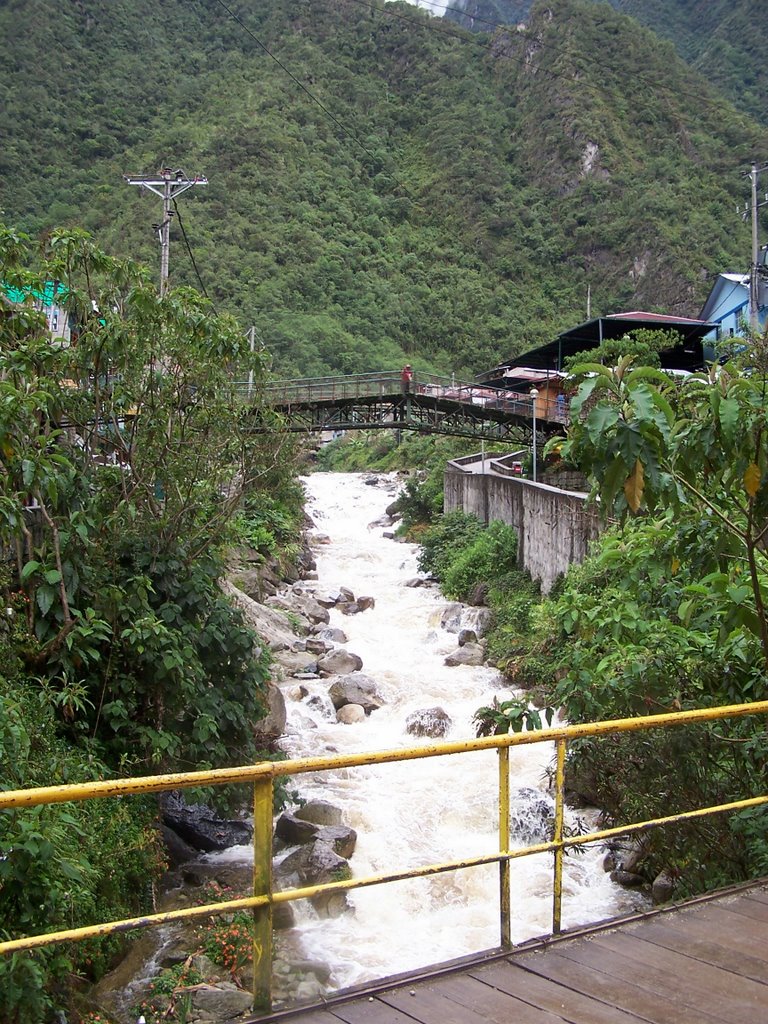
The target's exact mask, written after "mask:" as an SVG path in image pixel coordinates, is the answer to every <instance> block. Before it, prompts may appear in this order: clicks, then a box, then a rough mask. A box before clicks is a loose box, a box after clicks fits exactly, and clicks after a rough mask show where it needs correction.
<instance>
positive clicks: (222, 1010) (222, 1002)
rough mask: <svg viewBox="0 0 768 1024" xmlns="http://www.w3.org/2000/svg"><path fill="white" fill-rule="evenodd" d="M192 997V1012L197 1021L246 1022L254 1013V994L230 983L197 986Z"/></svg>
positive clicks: (221, 982)
mask: <svg viewBox="0 0 768 1024" xmlns="http://www.w3.org/2000/svg"><path fill="white" fill-rule="evenodd" d="M191 996H192V1010H193V1012H196V1014H197V1015H196V1017H195V1018H194V1019H195V1020H200V1021H202V1020H210V1021H213V1020H216V1021H221V1022H227V1021H236V1020H243V1021H244V1020H246V1017H251V1016H252V1013H253V993H251V992H248V991H246V990H245V989H240V988H238V987H237V985H234V984H233V983H232V982H230V981H220V982H218V984H216V985H195V986H194V988H193V989H192V993H191ZM190 1019H192V1018H190Z"/></svg>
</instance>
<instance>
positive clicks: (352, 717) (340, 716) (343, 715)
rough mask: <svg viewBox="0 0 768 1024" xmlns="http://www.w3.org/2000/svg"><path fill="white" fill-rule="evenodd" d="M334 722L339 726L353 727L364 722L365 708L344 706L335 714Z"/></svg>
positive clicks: (353, 705) (351, 705) (350, 705)
mask: <svg viewBox="0 0 768 1024" xmlns="http://www.w3.org/2000/svg"><path fill="white" fill-rule="evenodd" d="M336 721H337V722H339V723H340V724H341V725H355V724H356V723H357V722H364V721H365V708H364V707H363V706H362V705H360V704H345V705H344V707H343V708H339V710H338V711H337V712H336Z"/></svg>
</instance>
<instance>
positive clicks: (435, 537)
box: [418, 511, 483, 585]
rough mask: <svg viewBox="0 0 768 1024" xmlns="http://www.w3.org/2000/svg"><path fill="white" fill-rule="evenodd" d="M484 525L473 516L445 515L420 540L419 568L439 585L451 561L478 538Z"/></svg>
mask: <svg viewBox="0 0 768 1024" xmlns="http://www.w3.org/2000/svg"><path fill="white" fill-rule="evenodd" d="M482 529H483V525H482V523H481V522H480V520H479V519H478V518H477V517H476V516H472V515H467V514H466V513H464V512H458V511H457V512H447V513H445V515H442V516H440V517H439V518H438V520H437V522H436V523H434V525H433V526H431V527H430V528H429V529H428V530H425V531H424V533H422V534H421V536H420V537H419V543H420V544H421V551H420V552H419V562H418V564H419V569H420V570H421V571H422V572H426V573H429V574H430V575H432V576H434V577H435V578H436V579H437V581H438V582H439V583H441V585H442V581H443V580H444V579H445V575H446V573H447V572H448V570H449V569H450V567H451V564H452V562H453V559H454V558H455V556H456V555H457V554H458V552H459V551H461V550H462V549H463V548H465V547H467V545H468V544H470V543H471V542H472V541H473V540H474V539H475V538H476V537H478V536H479V534H480V533H481V531H482Z"/></svg>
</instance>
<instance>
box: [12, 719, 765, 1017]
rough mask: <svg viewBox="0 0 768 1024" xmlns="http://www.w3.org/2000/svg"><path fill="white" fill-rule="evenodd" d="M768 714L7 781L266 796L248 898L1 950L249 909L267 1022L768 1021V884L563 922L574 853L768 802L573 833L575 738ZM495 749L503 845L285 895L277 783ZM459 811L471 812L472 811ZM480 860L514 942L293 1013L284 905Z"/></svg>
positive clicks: (53, 789) (53, 794) (105, 795)
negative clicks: (542, 783)
mask: <svg viewBox="0 0 768 1024" xmlns="http://www.w3.org/2000/svg"><path fill="white" fill-rule="evenodd" d="M766 714H768V701H761V702H755V703H750V704H739V705H731V706H728V707H720V708H698V709H693V710H690V711H680V712H672V713H669V714H661V715H651V716H646V717H638V718H628V719H621V720H616V721H605V722H592V723H584V724H580V725H570V726H566V725H557V726H554V727H552V728H548V729H541V730H537V731H534V732H525V733H512V734H505V735H499V736H484V737H479V738H476V739H472V740H464V741H457V742H441V743H436V742H433V741H428V742H425V743H422V744H419V745H417V746H414V747H410V748H397V749H394V750H383V751H369V752H361V753H354V754H344V755H340V754H335V755H332V756H325V757H313V758H303V759H295V760H287V761H262V762H258V763H256V764H251V765H244V766H241V767H236V768H226V769H212V770H207V771H197V772H188V773H183V774H176V775H151V776H145V777H143V778H135V779H129V778H124V779H110V780H107V781H103V782H86V783H81V784H72V785H57V786H48V787H43V788H38V789H20V790H7V791H4V792H1V793H0V811H3V810H5V811H12V810H15V811H17V812H21V813H23V811H24V810H25V809H28V808H37V807H42V806H46V805H52V804H59V803H68V802H70V801H84V800H107V801H109V800H115V799H120V800H122V799H125V798H127V797H130V796H142V795H143V796H145V797H146V796H147V795H151V794H157V793H161V792H164V791H167V790H177V789H188V788H197V787H201V786H222V785H234V784H241V785H243V786H245V787H247V788H249V789H251V790H252V806H253V823H254V824H253V829H254V835H253V857H254V870H253V879H252V891H251V892H250V893H246V894H245V895H242V896H237V897H235V898H233V899H226V900H222V901H217V902H215V903H209V904H205V905H202V906H187V907H182V908H180V909H174V910H166V911H161V912H157V913H149V914H146V915H145V916H142V917H136V918H131V919H127V920H122V921H104V922H73V923H72V926H71V927H69V928H66V929H64V930H60V931H52V932H48V933H45V934H33V935H14V936H9V937H7V938H4V939H3V941H0V956H12V955H13V954H15V953H18V952H22V951H25V950H26V951H32V950H35V949H41V948H43V947H48V946H53V945H57V944H59V943H67V942H79V941H84V940H86V939H93V938H96V937H98V936H106V935H117V934H121V933H126V932H130V931H135V930H140V929H145V928H153V927H161V926H172V925H173V924H174V923H179V922H185V921H186V922H194V921H200V922H204V921H207V920H210V919H212V918H215V917H217V916H218V915H222V914H232V913H233V912H234V911H236V910H248V911H250V912H251V913H252V914H253V933H252V934H253V947H252V948H253V957H252V961H253V972H252V982H251V993H252V1004H253V1008H254V1013H255V1014H256V1015H257V1016H254V1017H253V1018H252V1019H253V1020H261V1021H266V1020H270V1021H277V1020H281V1019H290V1018H293V1019H294V1020H297V1021H300V1022H302V1024H337V1022H339V1021H344V1022H346V1024H483V1022H486V1021H493V1022H495V1024H512V1022H515V1024H562V1022H570V1024H641V1022H643V1024H723V1022H725V1024H759V1022H762V1021H768V894H767V893H766V887H765V884H764V883H763V884H755V885H754V886H753V887H752V888H749V889H743V890H740V891H737V892H729V893H728V894H726V895H724V896H722V897H721V898H719V899H718V900H708V899H702V900H698V901H694V902H693V903H691V904H688V905H687V906H685V907H673V908H671V909H669V910H665V911H664V912H662V913H659V912H656V913H655V914H653V915H651V916H643V917H634V918H632V919H631V920H629V921H625V922H624V923H621V924H617V922H615V921H614V922H611V923H603V924H602V925H599V926H592V927H590V928H589V929H587V930H585V931H582V932H579V933H574V932H571V933H568V934H566V933H564V932H563V930H562V927H561V921H562V908H563V903H564V902H567V900H568V893H567V891H566V889H567V887H564V885H563V864H564V857H565V855H566V853H567V852H569V851H576V850H577V849H578V848H579V847H584V846H586V845H588V844H594V843H605V842H606V841H609V840H614V839H616V838H617V837H619V836H631V835H639V834H640V833H644V832H647V831H650V830H663V829H665V828H667V827H675V826H678V825H681V824H683V823H684V822H693V821H694V820H699V819H702V818H705V817H708V816H710V815H729V814H733V813H738V812H741V811H744V810H746V809H749V808H758V807H763V806H765V805H768V793H765V792H759V793H744V792H739V786H738V785H736V786H735V788H734V791H733V792H732V793H730V794H727V795H726V794H723V798H722V799H723V802H721V803H720V804H718V805H716V806H710V807H691V808H687V807H686V808H684V807H670V813H668V814H666V815H664V816H663V817H657V818H653V819H650V820H648V821H635V822H629V823H623V824H622V823H616V824H611V825H610V827H600V828H598V829H594V830H589V831H586V832H581V831H580V832H579V833H578V834H571V833H570V831H569V830H568V829H567V828H566V827H565V826H564V809H565V777H566V751H567V748H568V745H569V744H570V743H573V742H574V741H579V740H582V741H583V740H590V741H592V742H600V741H608V742H610V741H611V738H612V737H617V736H620V735H622V734H624V733H634V732H647V731H648V730H656V729H674V730H679V729H685V728H686V727H691V726H695V725H699V726H700V725H703V724H704V723H710V724H711V725H712V726H716V727H717V729H718V731H722V730H723V728H724V727H725V725H726V723H727V722H728V721H731V720H734V721H738V720H739V719H741V718H744V717H749V716H759V717H763V716H765V715H766ZM531 743H545V744H548V745H550V747H551V749H552V750H553V751H554V769H553V773H552V794H553V798H554V805H555V809H554V821H553V823H552V831H551V834H550V835H549V837H548V838H546V839H545V840H543V841H540V842H535V843H532V844H530V845H526V846H515V845H514V844H513V843H512V839H513V836H514V833H513V830H512V829H511V815H510V786H511V779H512V778H513V769H512V762H511V761H510V755H511V752H512V751H513V748H515V747H517V746H520V745H527V744H531ZM480 750H486V751H494V752H495V753H496V754H497V767H496V768H494V769H493V770H492V771H491V773H490V777H489V779H488V780H487V781H488V782H490V786H491V791H490V792H487V793H486V794H485V796H486V798H487V800H488V807H489V814H491V813H493V811H492V808H493V804H494V802H495V803H496V811H495V815H494V817H495V818H496V821H497V823H498V839H497V841H494V842H492V843H491V844H490V846H489V845H488V844H487V842H485V841H484V842H483V844H482V847H481V848H478V849H477V851H476V852H475V853H474V854H473V855H472V856H469V857H468V856H466V855H465V856H463V857H458V856H456V853H455V851H446V856H447V859H444V860H442V861H440V862H438V863H418V864H414V863H408V864H402V863H391V864H389V863H388V864H385V865H382V870H381V873H380V874H376V875H364V876H356V875H352V876H350V877H342V878H335V877H334V878H333V880H330V881H324V882H321V883H319V884H313V885H304V886H303V887H300V888H286V889H279V888H277V887H276V885H275V884H274V880H273V874H272V868H273V863H272V849H273V845H272V841H273V806H274V791H275V784H276V783H277V782H278V781H279V780H280V779H281V778H283V777H285V778H287V777H291V778H292V777H294V776H297V775H303V774H307V773H317V772H322V773H331V772H336V771H341V772H347V771H348V770H349V769H350V768H355V767H364V766H373V765H377V766H381V770H384V768H385V766H387V765H390V764H397V763H399V762H405V761H414V760H418V759H421V758H447V759H450V760H451V761H452V762H453V763H454V764H456V763H457V762H456V761H455V760H454V759H461V760H462V763H465V764H466V769H465V770H467V771H472V772H473V773H474V774H473V777H475V778H478V779H479V777H478V776H477V763H478V762H477V759H476V758H473V757H472V755H473V754H474V753H475V752H477V751H480ZM493 790H495V792H493ZM494 797H495V801H494ZM414 799H423V800H426V799H429V793H423V794H420V795H419V794H417V793H416V792H415V793H414ZM460 810H461V808H457V814H458V813H459V812H460ZM663 834H664V833H663V831H662V832H661V835H663ZM451 853H453V856H452V857H451ZM541 854H548V855H549V856H550V857H551V865H552V899H551V910H552V916H551V929H550V931H549V933H548V935H547V936H545V937H544V938H541V939H539V940H538V941H537V942H534V943H530V944H526V945H523V946H517V947H515V946H513V944H512V942H511V934H512V929H511V924H512V920H513V915H514V912H515V900H514V893H513V886H512V884H511V873H510V865H511V862H512V861H513V860H516V859H518V858H521V857H529V856H532V855H541ZM481 865H494V866H495V867H496V868H497V870H498V883H499V884H498V888H497V889H496V893H497V899H494V903H496V904H497V910H498V922H499V930H498V936H499V942H498V946H497V947H496V948H495V949H494V950H492V951H490V952H489V951H485V952H481V953H478V954H476V956H475V957H474V958H473V959H472V961H471V963H468V962H466V961H465V962H463V963H462V964H460V965H457V964H455V963H453V964H449V965H442V966H439V967H433V968H432V972H431V973H430V974H429V975H428V976H422V977H420V978H419V979H418V981H417V980H416V979H415V977H411V978H407V979H404V980H403V979H400V983H399V984H396V983H395V981H394V980H393V979H388V980H387V981H384V982H381V983H379V984H377V985H374V986H372V987H370V988H368V989H366V990H365V991H364V992H363V993H360V992H357V993H354V994H350V993H346V994H343V995H342V994H339V995H338V996H336V997H334V999H333V1000H332V1001H330V1000H328V1001H326V1002H325V1003H323V1004H322V1005H321V1006H320V1007H313V1008H311V1009H305V1010H294V1009H289V1008H287V1007H286V1008H284V1009H281V1010H280V1011H279V1012H277V1013H276V1012H275V1007H274V1006H273V999H272V948H273V947H272V943H273V931H272V914H273V909H274V908H275V907H276V906H277V905H279V904H281V903H290V902H292V901H295V900H300V899H310V900H312V899H314V898H316V897H318V896H323V895H326V894H330V893H344V892H347V891H352V890H355V889H359V888H364V887H371V886H382V887H384V888H383V889H382V897H381V898H382V899H383V900H386V899H387V898H388V892H387V889H386V885H387V884H388V883H391V882H396V881H401V880H404V879H410V878H428V877H431V876H436V875H441V874H444V873H457V877H459V878H460V877H461V873H462V872H463V871H465V870H466V869H468V868H473V867H478V866H481ZM390 892H391V890H390ZM459 967H461V968H462V970H459V969H458V968H459ZM353 996H354V998H353ZM297 1014H298V1016H297Z"/></svg>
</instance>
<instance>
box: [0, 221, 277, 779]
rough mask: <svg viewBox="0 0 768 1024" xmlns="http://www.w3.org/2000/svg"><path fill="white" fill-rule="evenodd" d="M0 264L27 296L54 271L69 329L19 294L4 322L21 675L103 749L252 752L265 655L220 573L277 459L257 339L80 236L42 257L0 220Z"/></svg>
mask: <svg viewBox="0 0 768 1024" xmlns="http://www.w3.org/2000/svg"><path fill="white" fill-rule="evenodd" d="M0 275H1V277H2V280H3V281H5V282H6V283H7V284H10V285H13V286H14V287H15V288H17V289H19V290H20V291H21V292H22V293H24V294H27V295H30V296H31V295H32V294H33V293H34V292H35V291H39V290H40V289H41V287H42V286H43V285H44V284H45V282H46V281H56V282H59V287H60V289H61V292H62V294H63V296H64V299H63V301H64V302H65V304H66V306H67V309H68V312H69V315H70V318H71V320H72V322H73V323H74V324H75V325H76V334H75V336H74V338H73V341H72V343H71V344H62V343H57V342H56V341H55V340H54V339H52V338H51V335H50V332H49V331H48V330H47V327H46V324H45V318H44V317H43V316H42V314H40V313H38V312H37V311H36V310H35V309H34V308H33V305H32V303H31V301H29V302H24V303H22V304H20V305H18V306H16V307H13V306H10V307H7V308H6V309H5V310H4V315H3V317H2V319H0V342H1V343H2V351H1V354H0V541H2V543H3V544H5V545H9V546H10V548H11V550H12V551H13V552H14V556H15V575H16V579H15V583H14V587H15V588H18V589H19V590H20V591H21V592H23V594H25V595H26V597H27V598H28V601H27V605H26V607H27V619H28V627H29V630H30V636H31V638H32V642H31V643H30V645H29V646H28V648H27V649H26V650H24V651H23V659H24V662H25V665H26V667H27V670H28V671H30V672H34V673H35V674H36V675H38V676H39V678H40V680H41V684H42V686H43V687H44V688H45V690H46V692H47V694H48V698H49V699H50V700H51V701H52V702H53V703H54V704H55V705H56V706H57V708H58V710H59V712H60V714H61V716H62V717H63V720H64V721H65V722H66V723H67V724H68V727H69V729H70V731H71V732H72V734H73V735H76V736H79V737H80V738H81V739H82V740H84V739H85V738H86V737H89V738H90V739H91V740H94V739H95V740H96V741H97V742H100V743H102V744H105V745H106V747H107V749H108V750H109V752H110V757H111V758H112V759H113V761H114V762H115V763H116V762H117V761H118V760H119V758H120V757H124V756H128V757H130V758H131V759H133V760H135V761H137V762H140V763H143V764H145V765H158V766H164V767H168V766H169V765H182V766H191V765H195V766H200V765H202V764H207V763H210V762H211V761H217V762H218V763H225V762H226V763H232V762H233V761H235V762H236V761H240V760H242V759H245V758H247V757H249V756H252V755H253V743H252V740H251V739H250V736H251V730H250V728H249V726H250V723H251V722H252V721H253V720H254V719H255V718H258V717H260V716H261V714H262V705H261V699H260V695H261V692H262V689H263V684H264V680H265V677H266V670H267V657H266V654H265V653H264V652H260V651H259V648H258V646H254V637H253V635H252V634H251V633H250V632H249V631H248V630H247V629H246V628H245V626H244V624H243V622H242V619H241V617H240V615H239V613H238V612H237V611H235V610H234V609H233V608H232V607H231V606H230V605H229V603H228V602H227V601H226V600H225V598H224V597H223V596H222V594H221V592H220V590H219V588H218V584H217V580H218V578H219V576H220V574H221V572H222V562H221V555H220V551H221V545H222V542H223V541H224V540H226V537H227V527H228V524H229V523H230V521H231V519H232V517H233V515H234V514H235V512H236V511H237V509H238V508H239V506H240V504H241V501H242V498H243V496H244V495H245V494H248V493H253V492H255V491H258V489H259V483H260V481H261V480H263V479H266V475H267V474H271V475H272V477H273V476H274V473H275V471H276V467H278V466H279V465H280V462H281V458H282V456H281V451H280V444H279V442H277V441H276V438H275V435H267V434H265V433H264V431H263V428H264V425H265V422H267V421H268V419H269V413H268V410H266V409H264V408H262V407H261V404H260V399H259V396H260V394H261V387H260V382H261V380H262V379H263V374H264V367H263V365H262V364H261V361H260V358H259V355H258V353H257V354H256V356H255V357H254V359H253V361H252V362H251V363H250V365H249V358H250V356H249V351H248V343H247V341H246V339H245V337H244V334H243V331H242V329H241V328H240V326H239V325H238V324H237V323H236V321H235V320H234V319H232V318H231V317H226V316H215V315H214V314H213V313H212V311H211V308H210V305H209V304H208V303H207V302H206V301H205V300H203V299H202V298H201V297H200V296H199V295H197V294H196V293H194V292H191V291H188V290H177V291H172V292H170V293H169V294H168V295H167V296H166V297H164V298H162V299H161V298H160V297H159V296H158V294H157V292H156V289H155V288H154V286H153V285H152V284H150V282H149V278H148V274H147V272H146V271H145V270H143V269H142V268H140V267H137V266H135V265H133V264H131V263H130V262H126V261H120V260H116V259H113V258H111V257H108V256H106V255H105V254H104V253H103V252H101V251H100V250H99V249H98V248H97V247H96V246H95V245H94V243H93V241H92V240H91V239H90V237H89V236H87V235H86V234H84V233H82V232H66V233H58V232H57V233H54V234H53V235H51V236H50V238H49V239H48V240H47V242H46V244H45V246H44V248H43V251H42V252H41V253H39V254H37V253H35V252H34V251H33V248H32V246H31V245H30V243H29V241H28V240H27V239H25V238H24V237H23V236H20V235H18V234H16V233H14V232H12V231H10V230H9V229H3V230H2V232H1V233H0ZM249 368H250V369H252V370H253V371H254V374H255V382H256V383H255V387H254V389H253V391H252V393H251V396H250V398H249V401H248V402H247V403H246V402H244V401H243V400H242V395H241V394H240V392H239V391H238V387H237V385H236V379H237V376H238V375H239V376H240V378H241V379H243V377H244V376H245V374H246V373H247V372H248V370H249ZM257 427H258V428H259V429H256V428H257ZM281 472H283V473H285V474H287V475H290V472H291V465H290V460H286V465H284V466H283V467H282V470H281Z"/></svg>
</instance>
